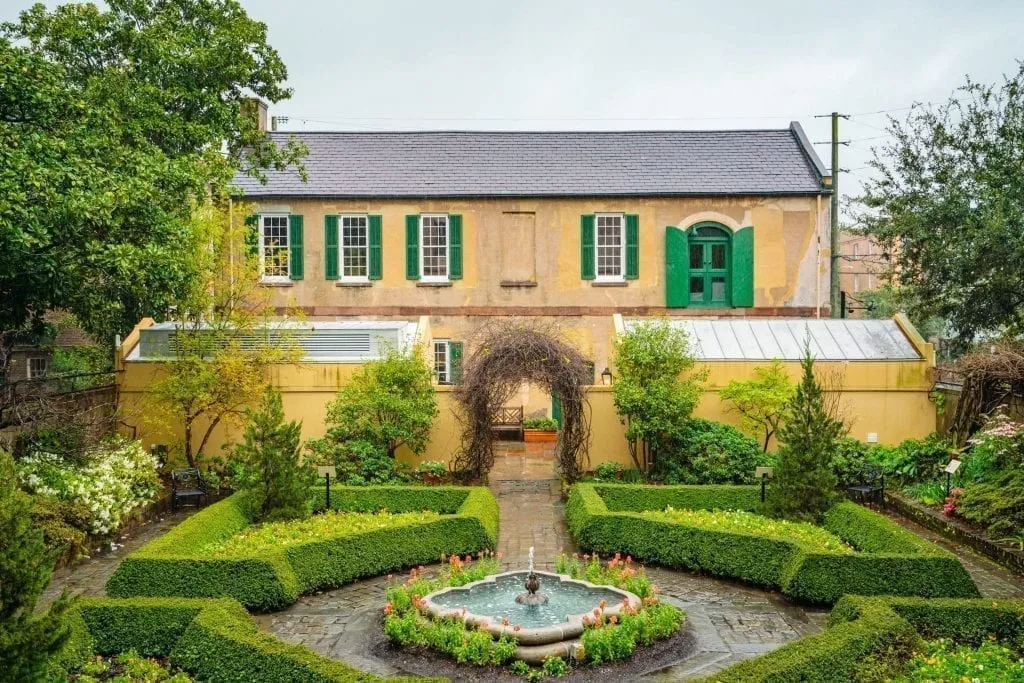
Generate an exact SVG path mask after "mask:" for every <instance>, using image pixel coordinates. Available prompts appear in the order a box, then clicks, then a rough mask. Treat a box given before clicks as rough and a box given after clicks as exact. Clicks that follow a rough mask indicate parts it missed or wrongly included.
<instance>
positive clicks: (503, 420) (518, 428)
mask: <svg viewBox="0 0 1024 683" xmlns="http://www.w3.org/2000/svg"><path fill="white" fill-rule="evenodd" d="M491 431H492V432H494V433H495V434H496V435H502V434H503V435H507V436H515V439H514V440H515V441H522V440H523V406H502V407H501V408H498V409H497V410H496V411H494V414H493V415H492V416H491Z"/></svg>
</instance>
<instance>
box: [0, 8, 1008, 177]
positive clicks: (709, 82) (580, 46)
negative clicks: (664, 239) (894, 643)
mask: <svg viewBox="0 0 1024 683" xmlns="http://www.w3.org/2000/svg"><path fill="white" fill-rule="evenodd" d="M241 2H242V4H243V5H244V6H245V7H246V9H247V10H248V11H249V13H250V15H252V16H253V17H255V18H258V19H260V20H262V21H264V22H266V23H267V25H268V26H269V31H270V42H271V44H273V45H274V46H275V47H276V48H277V49H278V50H279V51H280V53H281V55H282V56H283V58H284V61H285V63H286V64H287V65H288V71H289V84H290V85H291V87H292V88H293V89H294V91H295V94H294V96H293V98H292V99H291V100H288V101H285V102H281V103H278V104H276V105H272V107H271V114H274V115H280V116H288V117H290V120H289V123H288V124H287V125H284V126H282V127H281V128H282V129H285V130H288V129H292V130H325V129H327V130H331V129H334V130H339V129H347V130H368V129H381V130H403V129H505V130H507V129H574V130H580V129H591V130H593V129H636V128H662V129H666V128H668V129H680V128H682V129H686V128H771V127H784V126H786V125H787V124H788V122H789V121H790V120H798V121H800V122H801V123H802V124H803V126H804V128H805V129H806V130H807V132H808V135H809V137H810V138H811V140H812V141H823V140H827V139H828V138H829V124H828V122H827V120H825V119H815V118H814V115H816V114H827V113H828V112H831V111H840V112H843V113H850V114H862V115H860V116H855V117H853V118H852V119H850V121H849V122H843V123H842V125H841V137H842V138H844V139H849V140H851V141H852V144H851V145H850V147H847V148H843V150H842V154H843V157H842V160H841V167H842V168H847V169H850V175H849V176H847V177H846V180H845V184H844V185H843V186H842V190H843V193H844V194H845V193H847V192H851V191H854V190H855V189H856V183H857V179H858V178H861V177H863V174H864V173H866V172H867V169H864V168H863V167H864V165H865V163H866V160H867V158H868V156H869V148H870V147H871V146H872V145H876V144H878V143H880V142H882V141H883V140H880V139H877V138H878V136H882V135H883V132H882V131H881V130H880V129H881V128H883V127H884V125H885V115H884V114H864V113H865V112H876V111H878V110H897V111H894V112H892V113H893V114H894V115H896V116H900V115H903V114H905V111H904V108H906V107H908V106H909V105H910V104H911V103H913V102H915V101H941V100H944V99H946V97H947V96H948V95H949V94H950V92H951V91H952V90H953V89H954V88H955V87H957V86H958V85H960V84H962V83H963V80H964V75H965V74H970V75H971V76H972V77H974V78H975V79H978V80H982V81H987V82H994V81H997V80H999V79H1000V78H1001V77H1002V74H1004V73H1009V72H1012V71H1015V70H1016V62H1015V60H1016V59H1017V58H1022V57H1024V49H1022V45H1024V41H1022V35H1024V1H1022V0H974V1H973V2H971V1H963V0H930V1H929V0H888V1H871V0H862V1H859V2H844V1H842V0H836V1H834V2H831V3H829V2H797V1H795V0H745V1H739V0H732V1H729V0H717V1H715V0H700V1H696V0H686V1H680V2H673V1H670V0H662V1H660V2H659V1H653V0H588V1H586V2H567V1H563V0H524V1H519V2H515V1H512V2H508V1H506V2H501V3H497V2H490V1H488V0H434V1H433V2H425V1H423V0H374V1H370V2H366V1H352V0H241ZM28 4H29V2H28V1H27V0H25V1H23V0H0V7H3V8H4V11H2V12H0V18H8V17H13V15H14V14H15V12H16V10H17V9H19V6H20V7H25V6H27V5H28ZM48 4H51V5H52V4H55V3H53V2H50V3H48ZM816 149H817V150H818V152H819V154H820V156H821V157H822V158H823V159H824V160H825V163H826V165H827V164H828V163H829V158H828V156H829V153H828V147H827V146H826V145H816Z"/></svg>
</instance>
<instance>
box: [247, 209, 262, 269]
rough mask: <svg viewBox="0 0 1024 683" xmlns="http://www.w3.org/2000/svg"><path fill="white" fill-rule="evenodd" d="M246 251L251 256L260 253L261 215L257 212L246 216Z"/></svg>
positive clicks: (255, 256) (257, 255)
mask: <svg viewBox="0 0 1024 683" xmlns="http://www.w3.org/2000/svg"><path fill="white" fill-rule="evenodd" d="M245 253H246V254H248V256H249V258H259V255H260V217H259V216H257V215H256V214H252V215H250V216H246V217H245Z"/></svg>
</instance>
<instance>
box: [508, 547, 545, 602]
mask: <svg viewBox="0 0 1024 683" xmlns="http://www.w3.org/2000/svg"><path fill="white" fill-rule="evenodd" d="M529 561H530V564H529V571H527V573H526V581H525V582H524V583H523V588H525V589H526V592H525V593H520V594H519V595H517V596H516V602H518V603H519V604H520V605H546V604H548V596H546V595H544V594H542V593H538V592H537V591H539V590H540V579H539V578H537V572H535V571H533V546H532V545H531V546H530V554H529Z"/></svg>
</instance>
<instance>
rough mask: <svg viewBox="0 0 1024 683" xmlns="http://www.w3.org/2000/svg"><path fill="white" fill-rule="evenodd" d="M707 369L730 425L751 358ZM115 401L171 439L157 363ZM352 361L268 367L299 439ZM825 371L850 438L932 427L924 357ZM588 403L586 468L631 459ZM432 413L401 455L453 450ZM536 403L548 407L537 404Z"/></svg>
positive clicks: (140, 367) (313, 426)
mask: <svg viewBox="0 0 1024 683" xmlns="http://www.w3.org/2000/svg"><path fill="white" fill-rule="evenodd" d="M700 365H702V366H705V367H707V369H708V372H709V375H708V384H707V389H708V390H707V392H706V393H705V394H704V397H703V398H702V400H701V402H700V404H699V406H698V407H697V409H696V411H695V414H696V415H697V416H699V417H705V418H708V419H712V420H719V421H722V422H730V423H734V422H735V421H736V420H735V415H733V414H731V413H729V412H728V411H726V410H725V407H724V406H723V405H722V403H721V402H720V401H719V399H718V394H717V389H718V388H720V387H722V386H724V385H725V384H726V383H727V382H728V381H729V380H731V379H742V378H746V377H749V376H750V375H749V373H750V371H751V370H752V369H753V367H755V366H756V365H757V364H756V363H748V362H716V363H704V364H700ZM785 365H786V367H787V369H788V371H789V372H790V374H791V375H792V376H793V377H794V378H796V377H797V376H798V374H799V365H798V364H797V363H786V364H785ZM119 366H120V368H121V370H120V372H119V373H118V374H119V382H120V391H121V393H120V402H121V408H122V411H123V413H124V416H125V420H126V422H128V423H130V424H133V425H136V426H137V428H138V436H139V438H141V439H142V441H143V443H144V444H145V445H147V446H149V445H150V444H153V443H173V442H174V441H175V434H176V433H178V432H176V431H172V430H170V429H169V425H167V424H166V421H164V420H161V419H160V417H159V416H160V412H161V411H160V409H159V408H157V407H156V406H153V405H152V404H151V403H148V402H147V399H146V390H147V387H148V386H149V384H150V383H151V382H152V381H153V379H154V378H155V377H156V376H158V374H159V373H160V372H161V367H162V366H161V364H160V363H151V362H133V361H128V362H124V363H119ZM358 367H359V366H358V365H353V364H337V363H323V364H302V365H298V366H280V367H277V368H274V369H273V371H272V372H271V374H270V376H269V377H268V379H270V380H271V381H273V382H274V384H275V385H277V386H278V387H279V388H280V389H281V391H282V394H283V401H284V409H285V413H286V415H287V416H288V418H289V419H298V420H301V421H302V427H303V429H302V436H303V439H309V438H313V437H318V436H321V435H323V433H324V423H323V420H324V414H325V410H326V404H327V403H328V402H329V401H330V400H331V399H333V398H334V395H335V393H336V391H337V388H338V387H339V386H340V384H341V383H343V382H344V381H345V380H346V378H348V377H350V376H351V375H352V373H353V372H355V371H356V369H357V368H358ZM818 367H819V368H820V369H821V370H822V371H823V372H833V371H837V372H838V373H839V374H840V376H841V377H842V379H843V383H842V387H843V392H842V409H843V412H844V416H845V417H846V419H847V422H848V424H849V425H850V427H851V436H854V437H856V438H858V439H861V440H865V439H867V437H868V434H869V433H875V434H877V438H878V441H879V442H880V443H888V444H892V443H898V442H899V441H902V440H903V439H906V438H910V437H916V438H920V437H924V436H926V435H927V434H929V433H930V432H932V431H933V430H934V429H935V426H936V415H935V405H934V404H933V403H931V402H930V401H929V398H928V392H929V389H930V388H931V371H930V369H929V367H928V363H927V362H926V361H916V362H910V361H908V362H890V363H880V362H849V363H828V362H819V363H818ZM587 395H588V399H589V402H590V408H591V447H590V466H591V467H594V466H596V465H598V464H600V463H603V462H612V461H614V462H619V463H621V464H623V465H626V466H628V465H629V464H630V458H629V451H628V448H627V445H626V440H625V436H624V433H625V430H624V427H623V425H622V424H621V422H620V420H619V417H618V415H617V414H616V413H615V408H614V405H613V403H612V393H611V388H609V387H602V386H595V387H591V388H590V389H589V390H588V394H587ZM437 399H438V407H439V411H438V416H437V419H436V420H435V422H434V425H433V428H432V431H431V440H430V445H429V447H428V449H427V451H426V453H425V454H424V455H423V456H422V458H419V459H417V458H415V457H413V456H412V454H411V453H408V452H405V453H401V454H400V457H402V458H403V459H405V460H408V461H410V462H412V463H416V462H419V461H420V460H424V459H427V460H442V461H446V462H447V461H449V460H450V458H451V457H452V455H453V454H454V453H455V451H456V450H457V449H458V446H459V443H460V438H461V426H460V424H459V422H458V420H457V417H456V414H455V405H456V404H455V401H454V399H453V396H452V388H451V387H446V386H441V387H438V388H437ZM541 406H542V407H547V406H549V404H547V405H545V404H544V403H541ZM239 438H240V431H239V430H238V429H237V428H233V427H218V429H217V430H216V432H215V433H214V437H213V440H212V442H211V444H210V446H209V447H208V449H207V453H208V454H211V455H214V454H217V453H219V452H220V446H221V445H222V444H223V443H225V442H226V441H228V440H231V439H235V440H237V439H239Z"/></svg>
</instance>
